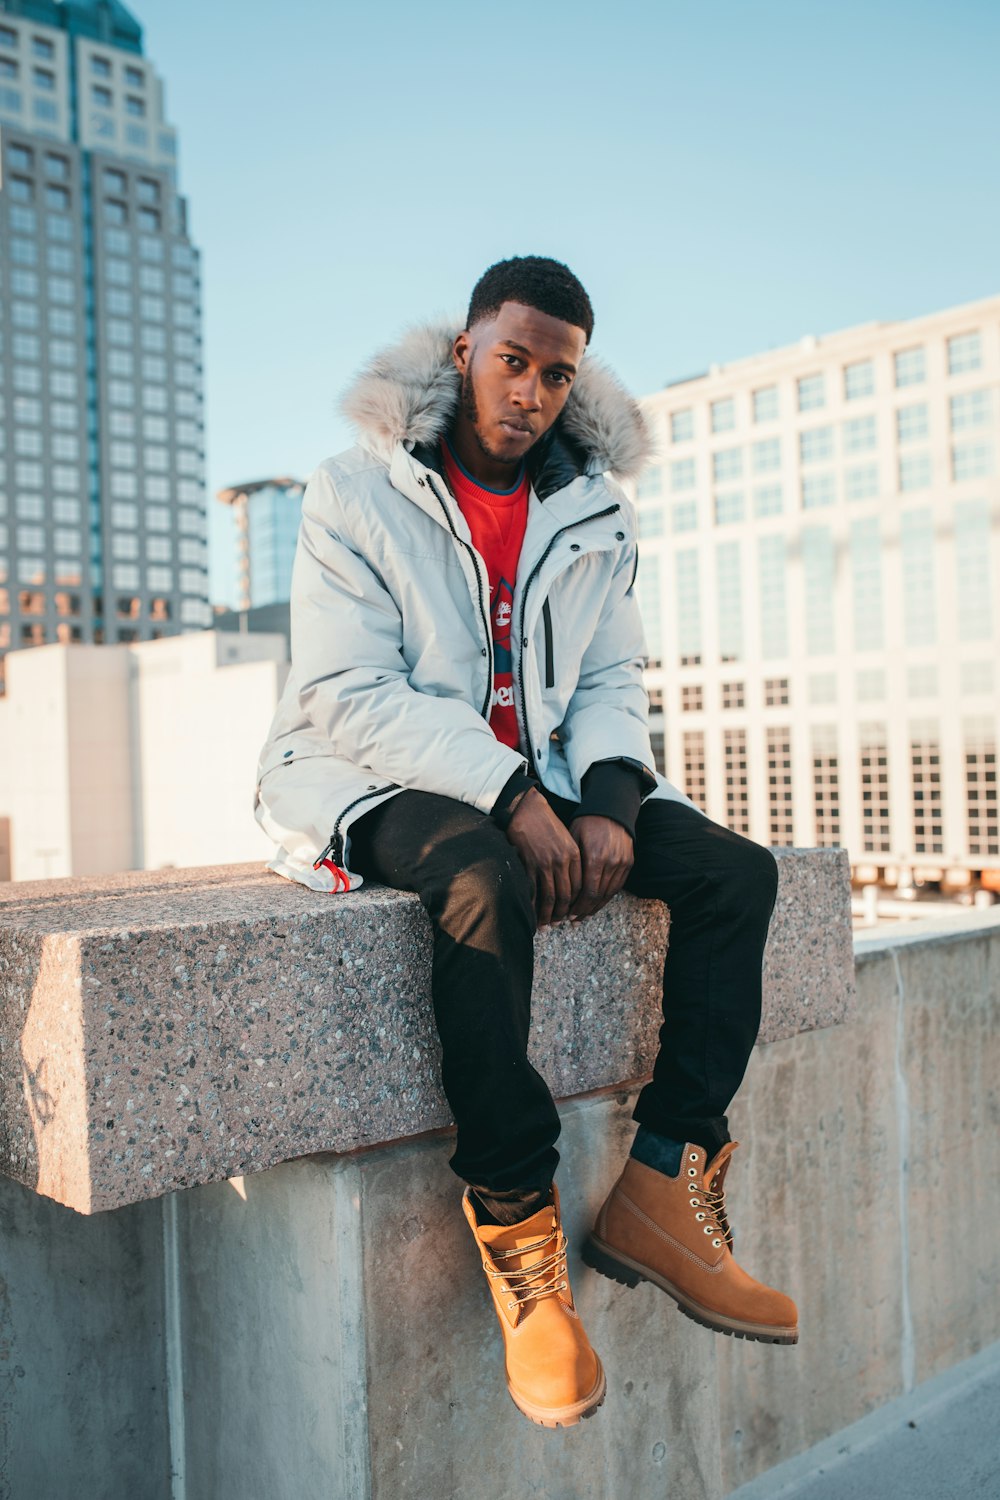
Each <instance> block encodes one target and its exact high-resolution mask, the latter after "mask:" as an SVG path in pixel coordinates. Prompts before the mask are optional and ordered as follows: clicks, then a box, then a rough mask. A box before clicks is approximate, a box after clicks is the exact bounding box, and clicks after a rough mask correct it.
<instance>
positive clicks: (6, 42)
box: [0, 26, 18, 49]
mask: <svg viewBox="0 0 1000 1500" xmlns="http://www.w3.org/2000/svg"><path fill="white" fill-rule="evenodd" d="M17 43H18V35H17V32H16V31H15V30H14V28H13V27H12V26H0V47H10V48H12V49H13V48H14V47H16V46H17Z"/></svg>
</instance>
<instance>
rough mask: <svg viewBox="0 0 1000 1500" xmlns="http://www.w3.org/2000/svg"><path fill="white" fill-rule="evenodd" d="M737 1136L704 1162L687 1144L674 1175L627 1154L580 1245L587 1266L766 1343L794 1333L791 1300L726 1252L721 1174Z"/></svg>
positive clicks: (787, 1340) (786, 1340)
mask: <svg viewBox="0 0 1000 1500" xmlns="http://www.w3.org/2000/svg"><path fill="white" fill-rule="evenodd" d="M736 1146H737V1142H736V1141H729V1142H728V1143H727V1144H726V1145H725V1146H723V1148H722V1150H721V1151H720V1152H719V1153H718V1155H717V1156H716V1157H715V1158H714V1159H713V1160H712V1161H711V1162H708V1163H706V1160H705V1156H706V1153H705V1151H704V1150H703V1148H702V1147H701V1146H693V1145H690V1144H688V1145H686V1146H685V1147H684V1160H683V1163H682V1165H681V1170H680V1172H679V1173H678V1175H677V1176H676V1177H668V1176H666V1175H665V1174H664V1173H663V1172H656V1171H654V1170H653V1168H652V1167H647V1166H645V1165H644V1164H643V1163H642V1162H640V1161H636V1160H635V1159H634V1158H633V1157H629V1159H628V1161H627V1162H626V1163H625V1170H624V1172H623V1173H622V1175H621V1176H620V1177H619V1179H618V1181H617V1182H616V1183H615V1185H614V1187H613V1188H612V1189H611V1192H610V1194H609V1195H608V1198H607V1201H606V1203H605V1204H604V1207H603V1208H602V1209H601V1211H600V1213H599V1214H598V1216H597V1223H596V1224H595V1226H594V1230H593V1233H592V1234H591V1236H590V1238H589V1239H588V1241H587V1243H586V1245H585V1246H584V1250H583V1258H584V1260H585V1261H586V1263H587V1265H588V1266H592V1267H593V1268H594V1270H595V1271H601V1272H603V1274H604V1275H605V1276H610V1277H611V1278H612V1279H613V1280H614V1281H620V1282H622V1283H623V1284H624V1285H625V1286H637V1285H638V1283H639V1282H640V1281H651V1282H653V1284H654V1285H655V1286H658V1287H662V1289H663V1290H664V1291H665V1292H667V1293H669V1295H670V1296H671V1297H673V1299H674V1301H675V1302H676V1303H677V1306H678V1307H679V1308H680V1309H681V1312H684V1313H686V1314H687V1315H688V1317H689V1318H693V1319H694V1321H695V1322H696V1323H703V1324H704V1325H705V1327H706V1328H714V1329H715V1330H716V1331H717V1332H718V1333H730V1334H733V1335H735V1337H736V1338H741V1339H757V1340H759V1341H760V1342H762V1343H767V1344H794V1343H797V1341H798V1337H799V1328H798V1322H799V1315H798V1310H797V1309H796V1306H795V1303H794V1302H793V1301H792V1299H791V1298H790V1297H786V1296H785V1295H784V1294H783V1293H782V1292H776V1291H774V1289H773V1288H772V1287H769V1286H764V1285H763V1284H762V1283H761V1282H759V1281H754V1279H753V1277H752V1276H748V1275H747V1273H746V1271H744V1270H743V1269H742V1268H741V1267H740V1266H738V1265H737V1264H736V1261H735V1259H734V1257H733V1249H732V1243H733V1237H732V1233H731V1232H730V1228H729V1221H728V1219H727V1217H726V1200H725V1179H726V1172H727V1171H728V1169H729V1161H730V1158H731V1156H732V1154H733V1152H734V1151H735V1150H736Z"/></svg>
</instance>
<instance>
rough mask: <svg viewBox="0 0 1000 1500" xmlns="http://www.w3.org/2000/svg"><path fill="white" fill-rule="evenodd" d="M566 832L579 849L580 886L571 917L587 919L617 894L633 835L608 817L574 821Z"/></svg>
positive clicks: (625, 874) (625, 873) (628, 862)
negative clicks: (581, 873) (580, 865)
mask: <svg viewBox="0 0 1000 1500" xmlns="http://www.w3.org/2000/svg"><path fill="white" fill-rule="evenodd" d="M569 831H570V833H571V835H572V837H573V838H574V839H575V840H576V842H577V844H578V845H579V848H580V854H581V856H582V865H583V883H582V885H581V887H580V894H579V896H578V897H577V898H576V900H575V901H574V902H573V904H572V906H571V907H570V911H569V914H570V916H571V917H589V916H592V915H593V914H594V912H596V911H600V909H601V907H602V906H606V905H607V903H608V902H609V901H610V900H611V897H612V896H615V895H617V893H618V892H619V891H620V890H621V888H622V886H623V885H624V884H625V881H626V880H627V879H628V872H629V871H630V870H631V868H632V860H633V857H634V851H633V846H632V835H631V834H630V833H628V832H627V831H626V830H625V829H624V828H623V827H622V826H621V824H620V823H616V822H614V820H613V819H611V818H600V817H596V816H587V817H582V818H574V819H573V821H572V823H571V824H570V825H569Z"/></svg>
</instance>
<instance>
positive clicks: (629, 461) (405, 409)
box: [341, 324, 653, 479]
mask: <svg viewBox="0 0 1000 1500" xmlns="http://www.w3.org/2000/svg"><path fill="white" fill-rule="evenodd" d="M454 337H455V335H454V332H453V331H452V327H451V325H449V324H429V325H423V326H421V327H417V328H411V329H410V330H409V331H408V332H407V333H405V334H404V335H403V337H402V338H401V339H400V341H399V342H398V343H397V344H395V345H393V346H392V347H390V348H389V349H386V350H383V351H382V353H380V354H376V356H375V357H374V359H372V360H371V361H370V362H369V363H368V364H367V365H366V366H365V367H364V369H363V370H362V371H361V373H360V374H359V375H358V376H357V378H356V379H355V380H354V382H353V384H352V385H351V386H349V387H348V390H347V391H346V393H345V395H344V398H343V401H342V403H341V405H342V408H343V411H344V414H345V415H346V416H347V417H348V419H349V420H350V421H351V423H352V424H353V425H354V427H355V428H356V429H357V431H358V435H359V437H360V439H361V441H362V443H363V444H364V445H365V447H366V448H369V449H371V451H372V452H373V453H374V454H375V455H376V456H377V457H379V458H381V459H383V460H384V461H385V462H387V463H388V462H389V460H390V458H391V456H392V450H393V449H394V448H395V446H396V444H397V443H406V444H408V445H410V446H412V445H413V444H414V443H433V442H436V441H437V439H438V438H440V437H441V436H442V435H443V433H444V432H445V431H446V430H447V428H448V426H449V424H450V422H451V419H452V417H453V416H454V414H455V409H456V407H457V406H458V394H459V378H458V371H457V370H456V369H455V366H454V365H453V364H452V359H451V346H452V343H453V341H454ZM560 421H561V423H562V425H563V426H564V427H565V429H566V432H567V433H568V434H569V436H570V437H572V438H574V439H575V440H576V442H578V443H579V444H580V445H581V447H582V448H583V449H584V451H585V452H586V453H587V454H588V455H589V462H588V464H587V468H588V470H589V472H591V473H600V474H603V473H606V472H610V473H612V474H614V475H615V477H616V478H618V479H634V478H636V476H637V475H638V474H639V473H641V471H642V469H643V468H644V467H645V465H646V464H647V463H648V461H649V459H650V457H651V456H652V452H653V438H652V434H651V432H650V430H649V423H648V420H647V418H646V416H645V414H644V412H643V411H642V408H641V407H640V406H639V403H638V402H637V401H635V400H633V398H632V397H631V396H630V395H629V393H628V392H627V391H626V390H625V387H624V386H623V385H622V384H621V383H620V381H619V380H618V377H617V376H616V375H614V374H612V372H611V371H610V370H609V369H608V367H607V366H606V365H604V364H602V363H601V361H600V360H598V359H595V358H594V357H593V355H590V354H588V355H587V356H586V357H585V358H584V360H583V363H582V364H581V366H580V373H579V374H578V375H577V378H576V380H575V381H574V382H573V389H572V391H571V393H570V397H569V400H568V401H567V403H566V406H565V409H564V411H563V413H562V416H561V418H560Z"/></svg>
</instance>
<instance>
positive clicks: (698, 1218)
mask: <svg viewBox="0 0 1000 1500" xmlns="http://www.w3.org/2000/svg"><path fill="white" fill-rule="evenodd" d="M704 1217H705V1215H704V1214H695V1218H696V1219H697V1220H698V1223H699V1224H700V1223H701V1221H702V1219H703V1218H704Z"/></svg>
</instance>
